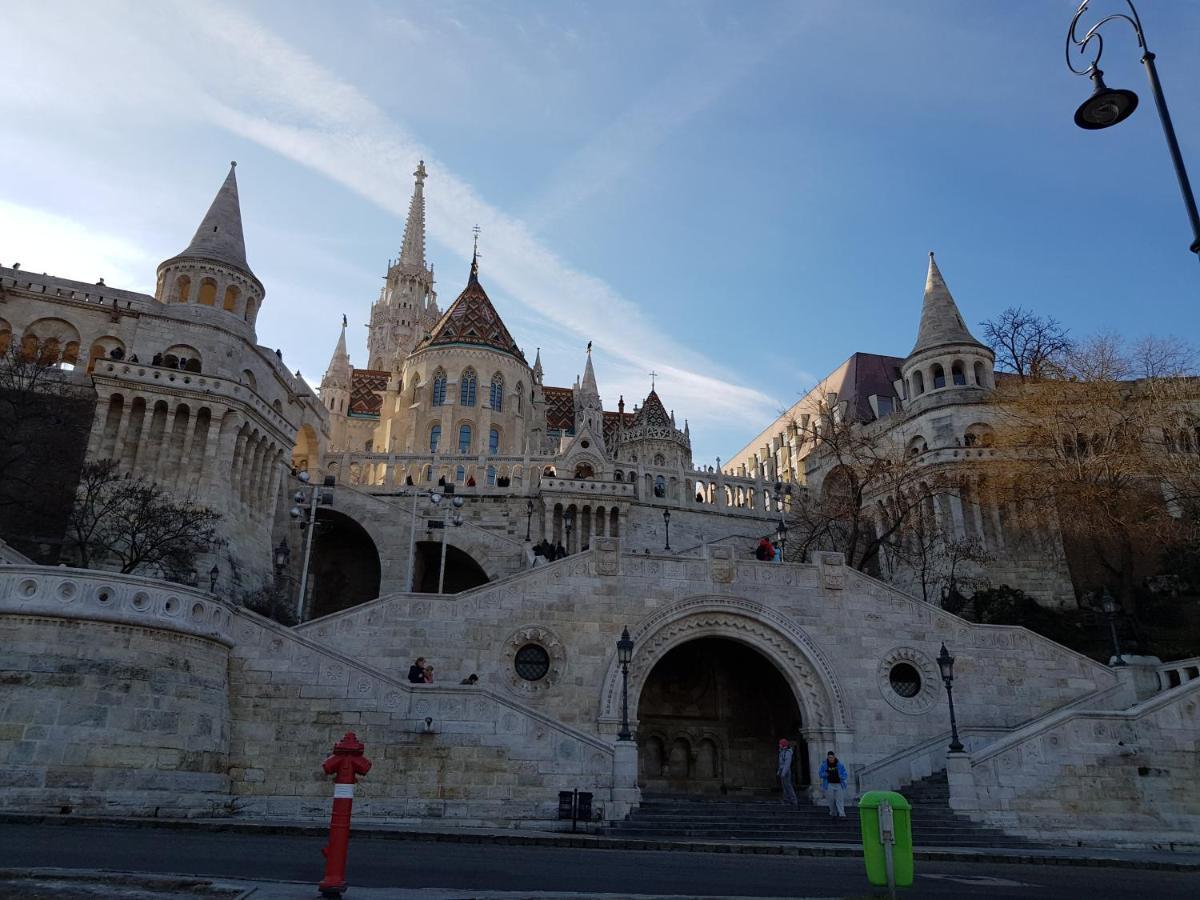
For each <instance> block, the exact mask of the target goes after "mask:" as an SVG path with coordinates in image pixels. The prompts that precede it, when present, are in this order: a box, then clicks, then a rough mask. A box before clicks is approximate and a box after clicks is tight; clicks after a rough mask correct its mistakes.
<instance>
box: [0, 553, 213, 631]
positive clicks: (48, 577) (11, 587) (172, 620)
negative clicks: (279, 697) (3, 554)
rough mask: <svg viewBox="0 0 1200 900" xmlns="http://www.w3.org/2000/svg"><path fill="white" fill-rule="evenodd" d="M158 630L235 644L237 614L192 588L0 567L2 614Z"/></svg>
mask: <svg viewBox="0 0 1200 900" xmlns="http://www.w3.org/2000/svg"><path fill="white" fill-rule="evenodd" d="M6 613H7V614H15V615H28V616H51V617H54V618H60V619H61V618H65V619H89V620H93V621H97V622H113V623H117V624H121V625H137V626H141V627H143V628H159V629H163V630H166V631H175V632H179V633H181V634H187V635H192V636H194V637H202V638H207V639H209V640H214V641H218V642H220V643H222V644H225V645H226V646H231V645H232V644H233V620H234V615H235V613H236V610H235V609H234V608H232V607H230V606H229V605H228V604H226V603H225V601H223V600H220V599H218V598H217V597H214V596H213V595H212V594H208V593H204V592H203V591H200V590H197V589H196V588H190V587H185V586H184V585H181V584H171V583H169V582H165V581H158V580H156V579H153V578H142V577H140V576H137V575H121V574H117V573H112V572H100V571H95V570H92V569H69V568H66V567H65V566H63V567H57V568H53V567H49V566H38V565H33V564H20V563H18V564H14V565H6V566H4V567H2V568H0V614H6Z"/></svg>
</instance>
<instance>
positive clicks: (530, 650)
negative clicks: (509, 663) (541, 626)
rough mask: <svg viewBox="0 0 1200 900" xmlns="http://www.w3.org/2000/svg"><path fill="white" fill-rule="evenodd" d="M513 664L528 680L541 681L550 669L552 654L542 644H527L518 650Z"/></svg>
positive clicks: (519, 673)
mask: <svg viewBox="0 0 1200 900" xmlns="http://www.w3.org/2000/svg"><path fill="white" fill-rule="evenodd" d="M513 664H514V666H515V667H516V670H517V674H518V675H520V676H521V677H522V678H524V679H525V680H526V681H539V680H540V679H542V678H545V677H546V673H547V672H549V671H550V654H549V653H547V652H546V648H545V647H543V646H541V645H540V644H526V645H525V646H524V647H522V648H521V649H520V650H518V651H517V655H516V658H515V659H514V660H513Z"/></svg>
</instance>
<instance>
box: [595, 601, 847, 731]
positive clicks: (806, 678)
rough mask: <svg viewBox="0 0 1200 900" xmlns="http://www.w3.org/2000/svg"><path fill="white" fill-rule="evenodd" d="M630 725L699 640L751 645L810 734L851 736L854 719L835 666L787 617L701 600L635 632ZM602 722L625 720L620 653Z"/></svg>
mask: <svg viewBox="0 0 1200 900" xmlns="http://www.w3.org/2000/svg"><path fill="white" fill-rule="evenodd" d="M630 635H631V637H632V638H633V641H634V646H633V658H632V660H631V661H630V665H629V719H630V721H631V722H635V721H636V720H637V706H638V703H639V700H640V697H641V693H642V689H643V688H644V687H645V684H646V679H647V678H648V677H649V675H650V673H651V672H652V671H653V669H654V666H655V665H657V664H658V662H659V660H661V659H662V658H663V657H664V656H666V654H667V653H669V652H670V651H671V650H672V649H674V648H675V647H677V646H679V645H680V644H683V643H686V642H688V641H691V640H694V639H696V638H699V637H721V638H727V639H729V640H733V641H737V642H739V643H742V644H746V645H747V646H749V647H751V648H752V649H754V650H757V651H758V652H759V653H760V654H762V655H763V656H764V657H765V658H766V659H767V660H769V661H770V662H771V663H772V664H773V665H774V666H775V668H776V669H778V670H779V673H780V674H781V675H782V676H783V678H784V680H785V681H786V682H787V684H788V686H789V687H790V688H791V690H792V694H793V695H794V696H795V698H796V703H797V705H798V706H799V708H800V714H801V717H802V719H803V720H804V723H805V727H806V728H813V729H822V730H830V729H834V730H849V729H850V728H851V716H850V710H849V706H848V705H847V703H846V700H845V693H844V692H843V691H842V689H841V687H840V686H839V684H838V680H837V676H836V674H835V673H834V670H833V666H832V665H830V663H829V661H828V660H827V659H826V658H825V655H824V653H822V652H821V650H820V648H818V647H817V645H816V644H815V643H814V641H813V640H812V638H810V637H809V636H808V634H807V633H806V632H805V631H804V630H803V629H802V628H800V627H799V626H797V625H796V624H795V623H794V622H793V621H792V620H791V619H789V618H787V617H786V616H784V615H783V614H782V613H780V612H778V611H776V610H774V609H771V608H770V607H767V606H764V605H763V604H761V603H757V602H755V601H753V600H747V599H744V598H740V597H716V596H700V597H691V598H689V599H686V600H682V601H680V602H678V603H675V604H672V605H671V606H668V607H666V608H664V609H661V610H659V611H658V612H656V613H654V615H652V616H650V617H649V618H647V619H645V620H643V621H642V622H641V623H640V624H638V625H637V626H636V627H635V628H631V629H630ZM599 708H600V715H599V721H600V722H601V723H603V724H609V725H611V724H616V723H619V722H620V720H621V667H620V666H619V665H618V663H617V658H616V653H615V651H614V652H613V653H611V655H610V659H609V665H608V671H607V673H606V674H605V678H604V681H603V683H602V685H601V695H600V706H599Z"/></svg>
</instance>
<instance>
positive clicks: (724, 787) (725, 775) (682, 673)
mask: <svg viewBox="0 0 1200 900" xmlns="http://www.w3.org/2000/svg"><path fill="white" fill-rule="evenodd" d="M637 709H638V726H637V742H638V769H639V783H640V785H641V787H642V789H643V790H647V791H670V792H680V793H722V794H724V793H730V792H737V793H757V794H767V793H774V792H775V791H776V790H777V788H778V784H777V781H776V778H775V763H776V749H777V746H778V742H779V739H780V738H781V737H786V738H788V739H789V740H791V741H793V742H794V743H795V744H796V745H797V752H796V754H795V755H794V757H793V760H794V763H795V773H794V777H795V778H796V779H797V783H798V784H801V785H803V784H807V783H808V781H809V779H808V761H807V758H806V754H805V753H804V752H803V749H802V748H803V744H802V738H801V731H802V723H801V716H800V707H799V704H798V703H797V702H796V698H795V696H794V695H793V694H792V691H791V688H790V687H789V686H788V684H787V681H785V680H784V677H783V675H781V674H780V672H779V670H778V669H776V668H775V666H774V664H772V663H771V661H770V660H768V659H767V658H766V657H765V656H763V655H762V654H761V653H759V652H758V651H757V650H755V649H753V648H752V647H750V646H748V645H746V644H744V643H741V642H739V641H736V640H731V639H729V638H721V637H701V638H697V639H695V640H691V641H687V642H686V643H683V644H679V645H678V646H676V647H674V648H672V649H671V650H670V651H668V652H667V653H666V654H665V655H664V656H663V657H662V658H661V659H659V661H658V662H657V663H656V664H655V665H654V668H653V669H652V670H651V671H650V674H649V676H648V677H647V678H646V680H645V682H644V685H643V687H642V692H641V697H640V698H639V701H638V704H637Z"/></svg>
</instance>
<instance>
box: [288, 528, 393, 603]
mask: <svg viewBox="0 0 1200 900" xmlns="http://www.w3.org/2000/svg"><path fill="white" fill-rule="evenodd" d="M312 555H313V559H312V574H311V576H310V578H311V585H312V586H311V587H310V588H309V601H308V608H309V610H310V613H309V615H308V616H306V617H305V618H313V619H315V618H317V617H318V616H327V615H329V614H330V613H335V612H338V611H339V610H343V609H349V608H350V607H351V606H358V604H360V603H366V602H367V601H368V600H374V599H375V598H376V597H378V596H379V574H380V568H379V552H378V551H377V550H376V549H375V542H374V541H373V540H371V536H370V535H369V534H367V531H366V529H365V528H363V527H362V526H361V525H359V524H358V523H357V522H355V521H354V520H353V519H352V518H350V517H349V516H347V515H346V514H344V513H341V512H338V511H337V510H335V509H327V508H325V507H321V508H320V509H319V510H318V511H317V533H316V535H315V536H314V538H313V549H312Z"/></svg>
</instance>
